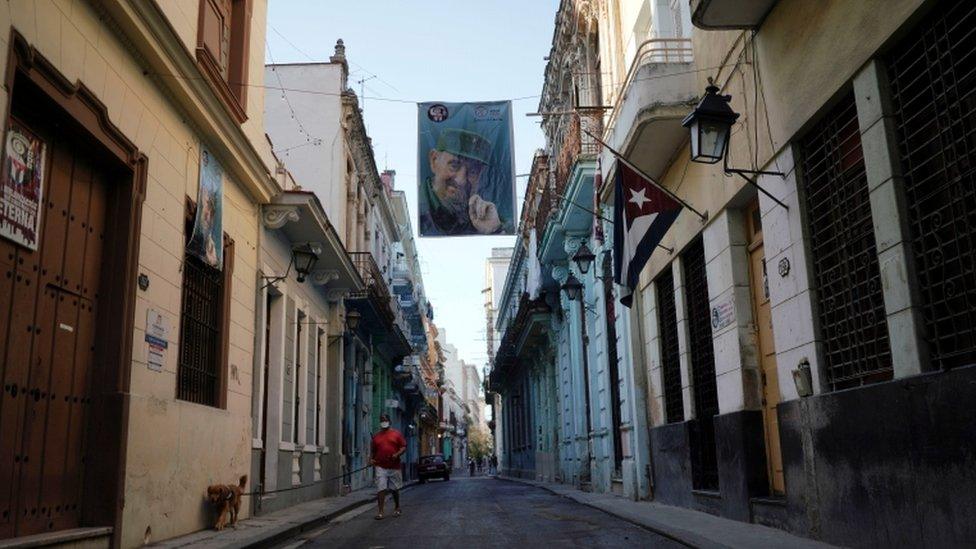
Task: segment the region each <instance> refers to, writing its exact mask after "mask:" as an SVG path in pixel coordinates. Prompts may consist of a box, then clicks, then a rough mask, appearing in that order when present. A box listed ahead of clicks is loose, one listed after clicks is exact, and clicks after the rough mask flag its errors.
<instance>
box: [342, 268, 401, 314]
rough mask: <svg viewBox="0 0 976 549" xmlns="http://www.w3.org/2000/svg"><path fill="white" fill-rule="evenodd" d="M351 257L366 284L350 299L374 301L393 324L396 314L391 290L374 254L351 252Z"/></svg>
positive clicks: (350, 296) (351, 295)
mask: <svg viewBox="0 0 976 549" xmlns="http://www.w3.org/2000/svg"><path fill="white" fill-rule="evenodd" d="M349 257H350V258H352V264H353V266H355V267H356V272H358V273H359V276H360V278H362V279H363V284H364V287H363V289H362V290H361V291H358V292H354V293H352V294H350V295H349V299H370V300H372V301H374V302H375V304H376V305H377V309H379V310H380V312H381V313H382V315H383V316H384V317H385V318H386V319H387V322H389V323H392V322H393V319H394V314H393V309H392V307H391V303H390V288H389V286H387V285H386V281H385V280H384V279H383V274H382V273H381V272H380V269H379V267H377V266H376V261H374V260H373V254H371V253H369V252H350V253H349Z"/></svg>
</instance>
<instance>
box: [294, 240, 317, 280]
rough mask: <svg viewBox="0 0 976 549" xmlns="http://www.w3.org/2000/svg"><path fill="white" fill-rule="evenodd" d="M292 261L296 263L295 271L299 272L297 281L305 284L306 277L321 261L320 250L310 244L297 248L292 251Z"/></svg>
mask: <svg viewBox="0 0 976 549" xmlns="http://www.w3.org/2000/svg"><path fill="white" fill-rule="evenodd" d="M291 260H292V261H293V262H294V263H295V270H296V271H298V275H297V277H296V278H297V280H298V281H299V282H305V277H307V276H308V274H309V273H310V272H312V267H314V266H315V262H316V261H318V260H319V254H318V250H316V249H315V247H314V246H312V245H311V244H309V243H305V244H302V245H300V246H295V247H294V248H292V250H291Z"/></svg>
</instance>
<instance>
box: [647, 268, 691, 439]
mask: <svg viewBox="0 0 976 549" xmlns="http://www.w3.org/2000/svg"><path fill="white" fill-rule="evenodd" d="M654 286H655V287H656V288H657V323H658V326H660V330H661V372H662V377H663V378H664V412H665V415H666V416H667V422H668V423H674V422H676V421H684V419H685V412H684V403H683V402H682V400H681V363H680V359H679V358H678V357H679V355H678V321H677V316H676V315H675V309H674V274H673V273H672V271H671V269H670V267H669V268H667V269H665V270H664V273H663V274H661V276H659V277H658V279H657V281H656V282H655V283H654Z"/></svg>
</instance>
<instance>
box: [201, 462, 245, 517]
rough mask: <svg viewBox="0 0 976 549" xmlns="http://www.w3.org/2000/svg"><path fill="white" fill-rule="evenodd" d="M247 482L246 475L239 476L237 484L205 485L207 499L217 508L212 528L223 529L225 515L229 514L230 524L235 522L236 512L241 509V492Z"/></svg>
mask: <svg viewBox="0 0 976 549" xmlns="http://www.w3.org/2000/svg"><path fill="white" fill-rule="evenodd" d="M245 484H247V475H244V476H242V477H241V481H240V483H239V484H238V485H237V486H234V485H233V484H214V485H213V486H208V487H207V499H209V500H210V503H211V505H213V506H214V509H216V510H217V523H216V524H214V528H215V529H217V530H223V529H224V526H227V515H228V514H229V515H230V523H231V525H234V524H237V513H238V512H240V510H241V494H243V493H244V485H245Z"/></svg>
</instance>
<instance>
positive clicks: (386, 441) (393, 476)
mask: <svg viewBox="0 0 976 549" xmlns="http://www.w3.org/2000/svg"><path fill="white" fill-rule="evenodd" d="M406 451H407V441H406V440H405V439H404V438H403V435H402V434H401V433H400V431H397V430H396V429H393V428H391V427H390V416H388V415H386V414H382V415H381V416H380V430H379V432H378V433H376V434H375V435H373V442H372V444H370V453H369V455H370V458H369V464H370V465H372V466H373V467H374V471H375V476H376V505H377V507H379V512H378V513H377V514H376V520H382V519H383V504H384V503H386V493H387V492H389V493H390V494H392V495H393V504H394V505H395V506H396V507H395V508H394V509H393V516H395V517H398V516H400V489H401V488H403V475H402V474H401V472H400V456H402V455H403V453H404V452H406Z"/></svg>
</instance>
